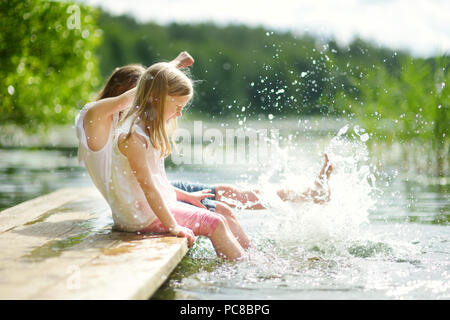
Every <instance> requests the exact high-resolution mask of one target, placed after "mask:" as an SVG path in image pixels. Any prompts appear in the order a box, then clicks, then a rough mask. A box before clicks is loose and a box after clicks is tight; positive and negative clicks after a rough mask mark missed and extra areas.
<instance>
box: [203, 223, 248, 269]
mask: <svg viewBox="0 0 450 320" xmlns="http://www.w3.org/2000/svg"><path fill="white" fill-rule="evenodd" d="M219 217H220V220H219V222H218V223H217V227H216V229H215V230H214V232H213V234H212V235H211V237H210V239H211V242H212V244H213V247H214V249H215V250H216V253H217V255H218V256H219V257H222V258H224V259H227V260H231V261H234V260H238V259H239V258H242V257H245V252H244V249H243V248H242V247H241V245H240V244H239V243H238V242H237V240H236V239H235V237H234V235H233V233H232V232H231V230H230V228H229V227H228V225H227V223H226V221H225V218H223V217H222V216H220V215H219Z"/></svg>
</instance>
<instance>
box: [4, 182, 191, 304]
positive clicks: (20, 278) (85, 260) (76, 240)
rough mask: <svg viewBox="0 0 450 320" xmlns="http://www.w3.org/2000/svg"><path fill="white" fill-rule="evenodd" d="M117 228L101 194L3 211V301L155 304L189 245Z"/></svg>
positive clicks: (80, 193)
mask: <svg viewBox="0 0 450 320" xmlns="http://www.w3.org/2000/svg"><path fill="white" fill-rule="evenodd" d="M112 225H113V222H112V218H111V213H110V210H109V208H108V206H107V205H106V202H105V201H104V200H103V198H102V197H101V195H100V193H99V192H98V191H97V190H96V189H95V188H69V189H62V190H58V191H55V192H53V193H51V194H49V195H45V196H42V197H39V198H36V199H33V200H30V201H27V202H24V203H22V204H20V205H17V206H15V207H13V208H10V209H7V210H4V211H2V212H0V299H148V298H149V297H150V296H151V295H152V294H153V293H154V292H155V291H156V290H157V289H158V287H159V286H160V285H161V284H162V283H163V282H164V281H165V280H166V279H167V277H168V276H169V274H170V273H171V272H172V270H173V269H174V268H175V266H176V265H177V264H178V263H179V262H180V261H181V259H182V258H183V256H184V255H185V254H186V252H187V243H186V239H184V238H176V237H170V236H167V235H151V234H139V235H138V234H134V233H126V232H118V231H113V230H112Z"/></svg>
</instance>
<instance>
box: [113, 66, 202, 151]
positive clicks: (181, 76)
mask: <svg viewBox="0 0 450 320" xmlns="http://www.w3.org/2000/svg"><path fill="white" fill-rule="evenodd" d="M193 93H194V89H193V81H192V80H191V79H190V78H189V77H188V76H187V75H186V74H185V73H184V72H183V71H181V70H179V69H177V68H176V67H175V66H173V65H172V64H169V63H167V62H160V63H156V64H154V65H152V66H150V67H149V68H148V69H147V70H145V72H144V73H143V74H142V76H141V78H140V79H139V82H138V85H137V90H136V96H135V98H134V101H133V103H132V105H131V108H130V110H129V111H128V113H127V115H126V116H125V117H124V118H123V119H122V120H121V122H122V123H123V122H124V121H126V120H127V119H131V126H130V131H129V132H128V134H127V136H126V138H128V137H129V136H130V135H131V129H132V127H133V125H134V124H135V123H136V122H138V121H142V122H143V124H144V130H145V132H146V133H147V135H148V137H149V138H150V142H151V144H152V146H153V147H154V148H155V149H157V150H159V151H160V152H161V154H162V155H163V157H167V156H169V155H170V153H171V146H170V142H169V135H172V133H173V130H175V128H176V120H173V121H172V127H171V128H169V127H167V125H166V122H165V121H164V108H165V106H166V97H167V96H172V97H181V96H191V97H192V96H193ZM169 129H170V132H169Z"/></svg>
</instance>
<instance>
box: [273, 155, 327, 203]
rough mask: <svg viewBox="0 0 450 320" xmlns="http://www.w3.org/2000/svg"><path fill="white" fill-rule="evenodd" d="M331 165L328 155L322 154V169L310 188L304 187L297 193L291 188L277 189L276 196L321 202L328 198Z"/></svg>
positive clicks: (287, 199)
mask: <svg viewBox="0 0 450 320" xmlns="http://www.w3.org/2000/svg"><path fill="white" fill-rule="evenodd" d="M333 169H334V168H333V165H332V164H331V163H330V160H329V159H328V155H327V154H326V153H325V154H324V163H323V166H322V169H321V170H320V173H319V176H318V177H317V179H316V180H315V181H314V186H313V187H312V188H308V189H306V190H305V191H304V192H302V193H297V192H295V191H292V190H287V189H282V190H279V191H278V192H277V193H278V196H279V197H280V198H281V199H282V200H283V201H291V202H305V201H314V202H315V203H319V204H323V203H325V202H327V201H329V200H330V194H331V192H330V186H329V184H328V180H329V179H330V175H331V173H332V172H333Z"/></svg>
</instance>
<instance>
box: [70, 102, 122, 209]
mask: <svg viewBox="0 0 450 320" xmlns="http://www.w3.org/2000/svg"><path fill="white" fill-rule="evenodd" d="M91 107H92V103H88V104H86V105H85V106H84V107H83V109H81V110H80V112H79V113H78V115H77V117H76V119H75V129H76V132H77V137H78V142H79V144H78V161H79V163H80V165H84V166H85V167H86V169H87V171H88V173H89V175H90V176H91V179H92V181H93V182H94V184H95V186H96V187H97V189H98V190H99V191H100V192H101V194H102V195H103V197H104V198H105V200H106V201H108V184H109V179H110V176H111V152H112V143H113V138H114V131H115V128H116V125H117V121H118V118H119V115H118V114H114V115H113V121H112V123H111V127H110V128H109V137H108V140H107V141H106V144H105V145H104V146H103V148H102V149H100V150H98V151H93V150H91V149H90V148H89V146H88V144H87V139H88V138H89V137H86V132H85V131H84V126H83V121H84V117H85V115H86V112H87V111H88V110H89V108H91Z"/></svg>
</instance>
